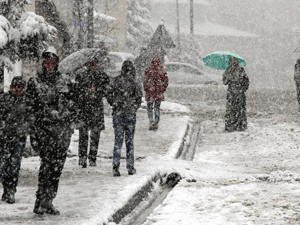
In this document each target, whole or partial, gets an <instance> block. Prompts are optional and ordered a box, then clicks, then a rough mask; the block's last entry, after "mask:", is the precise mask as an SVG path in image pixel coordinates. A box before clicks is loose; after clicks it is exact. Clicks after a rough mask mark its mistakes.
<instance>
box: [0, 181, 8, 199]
mask: <svg viewBox="0 0 300 225" xmlns="http://www.w3.org/2000/svg"><path fill="white" fill-rule="evenodd" d="M6 199H7V188H6V187H5V186H4V185H3V194H2V198H1V200H2V201H6Z"/></svg>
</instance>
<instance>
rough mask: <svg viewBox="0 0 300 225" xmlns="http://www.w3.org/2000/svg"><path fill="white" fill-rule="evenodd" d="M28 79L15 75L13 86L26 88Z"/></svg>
mask: <svg viewBox="0 0 300 225" xmlns="http://www.w3.org/2000/svg"><path fill="white" fill-rule="evenodd" d="M25 86H26V81H25V80H24V79H23V77H21V76H15V77H14V78H13V79H12V81H11V87H15V88H25Z"/></svg>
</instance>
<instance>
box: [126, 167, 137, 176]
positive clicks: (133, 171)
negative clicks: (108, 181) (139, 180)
mask: <svg viewBox="0 0 300 225" xmlns="http://www.w3.org/2000/svg"><path fill="white" fill-rule="evenodd" d="M135 173H136V169H134V168H133V169H132V170H128V175H134V174H135Z"/></svg>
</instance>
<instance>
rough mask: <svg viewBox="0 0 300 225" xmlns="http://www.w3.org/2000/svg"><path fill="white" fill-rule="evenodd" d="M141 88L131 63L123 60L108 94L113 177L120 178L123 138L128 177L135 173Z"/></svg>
mask: <svg viewBox="0 0 300 225" xmlns="http://www.w3.org/2000/svg"><path fill="white" fill-rule="evenodd" d="M142 95H143V93H142V87H141V85H140V84H139V83H138V81H137V80H136V72H135V67H134V65H133V63H132V62H131V61H130V60H125V61H124V62H123V65H122V68H121V75H120V76H118V77H116V78H115V80H114V81H113V82H112V84H111V86H110V89H109V92H108V98H107V100H108V103H109V104H110V105H111V106H112V109H113V112H112V115H113V127H114V133H115V144H114V149H113V176H120V175H121V174H120V172H119V167H120V160H121V149H122V145H123V141H124V136H125V144H126V168H127V170H128V174H129V175H133V174H135V173H136V169H135V167H134V132H135V125H136V111H137V110H138V108H139V107H140V106H141V103H142Z"/></svg>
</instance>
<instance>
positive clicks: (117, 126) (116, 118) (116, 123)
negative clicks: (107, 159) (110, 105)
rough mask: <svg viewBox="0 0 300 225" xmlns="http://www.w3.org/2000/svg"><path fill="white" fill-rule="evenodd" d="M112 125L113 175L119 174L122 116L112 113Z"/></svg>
mask: <svg viewBox="0 0 300 225" xmlns="http://www.w3.org/2000/svg"><path fill="white" fill-rule="evenodd" d="M113 127H114V133H115V144H114V150H113V169H114V176H120V174H118V169H119V167H120V161H121V150H122V145H123V140H124V125H123V116H122V114H121V115H113Z"/></svg>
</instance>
